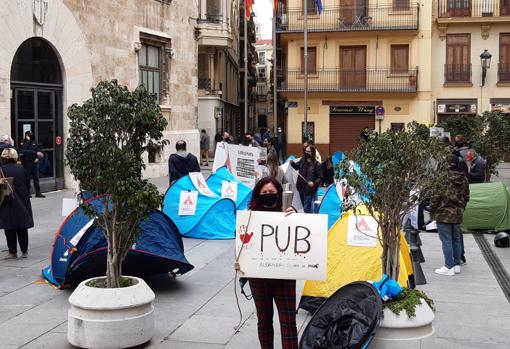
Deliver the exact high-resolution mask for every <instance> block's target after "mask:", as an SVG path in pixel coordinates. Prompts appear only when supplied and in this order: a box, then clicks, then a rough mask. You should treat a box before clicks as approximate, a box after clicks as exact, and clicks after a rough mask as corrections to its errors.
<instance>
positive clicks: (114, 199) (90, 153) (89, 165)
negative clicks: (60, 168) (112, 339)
mask: <svg viewBox="0 0 510 349" xmlns="http://www.w3.org/2000/svg"><path fill="white" fill-rule="evenodd" d="M91 92H92V98H91V99H89V100H87V101H86V102H85V103H84V104H83V105H82V106H78V105H76V104H75V105H72V106H71V107H70V108H69V112H68V115H69V119H70V128H69V139H68V143H67V149H66V158H67V163H68V165H69V167H70V168H71V172H72V174H73V175H74V177H75V179H76V180H77V181H79V183H80V188H81V189H83V190H87V191H88V192H89V193H91V194H92V195H93V196H100V197H101V200H102V201H103V206H104V207H103V208H98V207H96V206H94V205H91V204H87V203H82V207H83V209H84V210H85V212H86V213H87V214H89V215H91V216H92V217H96V219H95V223H96V224H98V226H100V227H101V228H102V230H103V233H104V235H105V238H106V240H107V242H108V253H107V272H106V276H107V287H109V288H115V287H121V275H122V261H123V260H124V258H125V257H126V255H127V253H128V250H129V247H131V246H132V244H133V243H134V242H135V241H136V239H137V237H138V234H139V223H140V220H142V219H143V218H145V217H147V216H148V214H149V213H150V212H151V211H153V210H155V209H157V208H159V207H160V205H161V202H162V196H161V195H160V194H159V192H158V190H157V188H156V187H155V186H154V185H152V184H150V183H148V181H147V180H143V179H142V170H143V169H144V168H145V164H144V162H143V160H142V154H143V153H144V152H145V151H147V147H148V145H149V144H151V145H152V144H157V142H158V141H159V140H160V139H161V137H162V136H163V130H164V129H165V127H166V124H167V122H166V120H165V118H164V117H163V116H162V115H161V110H160V108H159V106H158V104H157V103H156V97H155V95H154V94H150V93H148V92H147V91H146V90H145V89H144V88H143V87H139V88H137V89H136V90H135V91H133V92H130V91H129V90H128V89H127V87H125V86H120V85H119V84H118V83H117V81H116V80H112V81H110V82H108V81H102V82H100V83H99V84H98V85H97V87H95V88H93V89H92V90H91Z"/></svg>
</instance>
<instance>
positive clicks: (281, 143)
mask: <svg viewBox="0 0 510 349" xmlns="http://www.w3.org/2000/svg"><path fill="white" fill-rule="evenodd" d="M278 152H279V154H278V155H279V156H280V159H282V161H283V162H285V160H286V159H287V138H286V136H285V133H284V132H283V130H282V128H281V127H278Z"/></svg>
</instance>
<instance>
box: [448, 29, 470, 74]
mask: <svg viewBox="0 0 510 349" xmlns="http://www.w3.org/2000/svg"><path fill="white" fill-rule="evenodd" d="M445 82H446V83H448V82H453V83H469V82H471V34H449V35H447V36H446V65H445Z"/></svg>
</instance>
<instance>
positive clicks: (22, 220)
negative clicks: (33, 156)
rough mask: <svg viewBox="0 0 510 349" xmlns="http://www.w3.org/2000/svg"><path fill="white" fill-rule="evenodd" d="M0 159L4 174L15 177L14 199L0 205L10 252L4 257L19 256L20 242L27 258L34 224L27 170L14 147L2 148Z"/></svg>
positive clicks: (2, 225) (24, 256) (1, 222)
mask: <svg viewBox="0 0 510 349" xmlns="http://www.w3.org/2000/svg"><path fill="white" fill-rule="evenodd" d="M0 161H1V165H0V168H1V170H2V175H3V176H4V177H12V178H14V199H13V200H10V201H4V202H3V203H2V205H1V206H0V229H4V230H5V237H6V238H7V247H8V248H9V253H8V255H7V256H5V257H4V259H6V260H7V259H16V258H18V248H17V244H18V243H19V247H20V249H21V253H22V255H21V257H22V258H27V257H28V229H30V228H32V227H33V226H34V218H33V216H32V205H31V204H30V195H29V193H28V190H27V185H26V179H25V170H24V169H23V166H21V165H19V164H18V163H17V161H18V152H17V151H16V150H15V149H13V148H7V149H4V150H2V153H1V154H0ZM16 240H17V241H16Z"/></svg>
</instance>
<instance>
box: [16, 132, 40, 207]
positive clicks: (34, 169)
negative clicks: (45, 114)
mask: <svg viewBox="0 0 510 349" xmlns="http://www.w3.org/2000/svg"><path fill="white" fill-rule="evenodd" d="M20 151H21V154H22V155H23V156H22V157H21V164H22V165H23V168H24V169H25V175H26V185H27V189H28V193H30V179H31V178H33V179H34V188H35V197H37V198H44V197H45V196H44V195H43V194H41V187H40V186H39V158H40V156H39V155H38V154H42V153H41V152H40V151H39V147H38V146H37V143H36V142H35V140H34V134H33V133H32V131H27V132H25V139H24V140H23V141H22V142H21V144H20Z"/></svg>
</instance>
